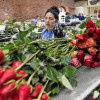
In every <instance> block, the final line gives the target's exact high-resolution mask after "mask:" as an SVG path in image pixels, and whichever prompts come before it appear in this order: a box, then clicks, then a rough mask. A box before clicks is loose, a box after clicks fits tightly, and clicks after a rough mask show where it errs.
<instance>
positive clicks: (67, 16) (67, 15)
mask: <svg viewBox="0 0 100 100" xmlns="http://www.w3.org/2000/svg"><path fill="white" fill-rule="evenodd" d="M65 15H66V17H65V23H66V24H68V23H69V22H70V19H71V17H70V16H69V13H68V12H66V14H65Z"/></svg>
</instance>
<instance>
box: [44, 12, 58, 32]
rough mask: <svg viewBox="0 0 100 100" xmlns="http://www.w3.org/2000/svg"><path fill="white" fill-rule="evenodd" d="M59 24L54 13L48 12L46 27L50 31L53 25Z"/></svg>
mask: <svg viewBox="0 0 100 100" xmlns="http://www.w3.org/2000/svg"><path fill="white" fill-rule="evenodd" d="M57 22H58V20H56V19H55V18H54V15H53V14H52V13H50V12H48V13H47V14H46V15H45V25H46V28H47V29H49V30H50V28H51V27H52V24H54V23H57Z"/></svg>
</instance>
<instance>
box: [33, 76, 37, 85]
mask: <svg viewBox="0 0 100 100" xmlns="http://www.w3.org/2000/svg"><path fill="white" fill-rule="evenodd" d="M38 81H39V77H33V78H32V85H34V84H35V83H37V82H38Z"/></svg>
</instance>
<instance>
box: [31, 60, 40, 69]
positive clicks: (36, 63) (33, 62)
mask: <svg viewBox="0 0 100 100" xmlns="http://www.w3.org/2000/svg"><path fill="white" fill-rule="evenodd" d="M40 62H41V60H40V59H39V58H34V59H32V60H31V67H32V68H33V69H34V70H36V69H37V68H38V67H39V63H40Z"/></svg>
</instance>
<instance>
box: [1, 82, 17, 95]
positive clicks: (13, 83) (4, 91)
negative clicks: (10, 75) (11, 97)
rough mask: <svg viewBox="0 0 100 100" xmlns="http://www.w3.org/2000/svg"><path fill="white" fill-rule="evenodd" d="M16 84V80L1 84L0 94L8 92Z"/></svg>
mask: <svg viewBox="0 0 100 100" xmlns="http://www.w3.org/2000/svg"><path fill="white" fill-rule="evenodd" d="M15 85H16V82H15V81H14V82H11V83H9V84H7V85H3V88H2V89H1V90H0V94H7V93H9V92H10V91H11V90H12V89H13V88H14V87H15Z"/></svg>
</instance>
